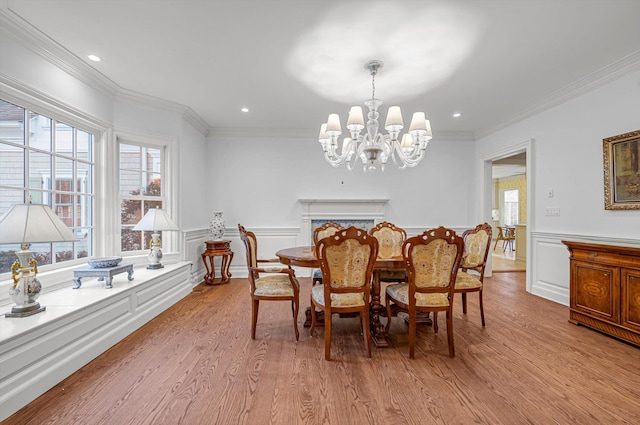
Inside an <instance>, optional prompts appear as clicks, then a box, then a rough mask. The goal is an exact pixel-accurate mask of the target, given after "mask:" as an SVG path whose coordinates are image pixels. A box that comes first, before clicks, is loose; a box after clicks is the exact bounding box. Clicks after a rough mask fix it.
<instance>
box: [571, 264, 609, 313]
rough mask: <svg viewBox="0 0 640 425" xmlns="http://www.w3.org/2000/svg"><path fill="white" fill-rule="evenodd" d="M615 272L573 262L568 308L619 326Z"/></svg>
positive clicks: (607, 268) (593, 265) (606, 268)
mask: <svg viewBox="0 0 640 425" xmlns="http://www.w3.org/2000/svg"><path fill="white" fill-rule="evenodd" d="M619 282H620V281H619V269H618V268H616V267H608V266H602V265H599V264H593V263H583V262H579V261H576V262H574V263H573V273H572V276H571V307H572V308H573V309H575V310H578V311H582V312H583V313H585V314H588V315H590V316H593V317H599V318H601V319H604V320H607V321H610V322H614V323H620V284H619Z"/></svg>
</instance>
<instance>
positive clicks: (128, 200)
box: [119, 142, 164, 252]
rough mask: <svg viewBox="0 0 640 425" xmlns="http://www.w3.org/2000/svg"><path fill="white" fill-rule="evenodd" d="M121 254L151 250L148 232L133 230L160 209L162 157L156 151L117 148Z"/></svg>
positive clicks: (133, 146)
mask: <svg viewBox="0 0 640 425" xmlns="http://www.w3.org/2000/svg"><path fill="white" fill-rule="evenodd" d="M119 156H120V159H119V161H120V166H119V169H120V199H121V201H120V226H121V227H120V233H121V237H122V238H121V240H122V242H121V247H120V248H121V250H122V251H123V252H127V251H138V250H141V249H147V248H149V247H150V245H149V241H150V240H151V232H139V231H135V230H132V229H133V227H134V226H135V225H136V223H138V221H140V219H142V217H143V216H144V214H146V212H147V211H148V210H149V208H156V207H158V208H163V200H164V197H163V190H162V183H163V179H162V177H163V171H164V156H163V151H162V150H161V149H159V148H152V147H146V146H142V145H136V144H133V143H128V142H127V143H120V144H119Z"/></svg>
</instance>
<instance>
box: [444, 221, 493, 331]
mask: <svg viewBox="0 0 640 425" xmlns="http://www.w3.org/2000/svg"><path fill="white" fill-rule="evenodd" d="M462 239H463V240H464V254H463V255H462V263H461V264H460V271H458V275H457V276H456V285H455V292H456V293H460V294H462V313H463V314H467V294H468V293H469V292H477V293H478V296H479V297H480V299H479V303H480V318H481V319H482V326H484V307H483V305H482V288H483V285H484V270H485V267H486V265H487V258H488V256H489V248H490V247H491V225H490V224H489V223H483V224H479V225H477V226H476V227H475V228H474V229H469V230H467V231H465V232H464V233H463V234H462ZM436 320H437V319H436ZM434 326H435V324H434Z"/></svg>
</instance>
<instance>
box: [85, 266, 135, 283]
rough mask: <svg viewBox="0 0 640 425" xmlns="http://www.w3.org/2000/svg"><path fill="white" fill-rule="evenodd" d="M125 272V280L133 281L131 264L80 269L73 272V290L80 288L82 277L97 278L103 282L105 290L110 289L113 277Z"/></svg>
mask: <svg viewBox="0 0 640 425" xmlns="http://www.w3.org/2000/svg"><path fill="white" fill-rule="evenodd" d="M124 272H127V279H128V280H133V263H123V264H119V265H117V266H115V267H104V268H93V267H89V266H87V267H81V268H79V269H76V270H74V271H73V281H74V282H75V285H73V289H78V288H80V286H82V281H81V279H82V278H83V277H97V278H98V280H104V281H105V282H104V287H105V289H111V288H112V287H113V286H112V285H111V281H113V276H115V275H117V274H120V273H124Z"/></svg>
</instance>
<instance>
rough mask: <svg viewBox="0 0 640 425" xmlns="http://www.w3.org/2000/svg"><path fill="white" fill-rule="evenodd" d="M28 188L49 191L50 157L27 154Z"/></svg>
mask: <svg viewBox="0 0 640 425" xmlns="http://www.w3.org/2000/svg"><path fill="white" fill-rule="evenodd" d="M29 188H31V189H51V155H47V154H46V153H40V152H31V153H30V154H29Z"/></svg>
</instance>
